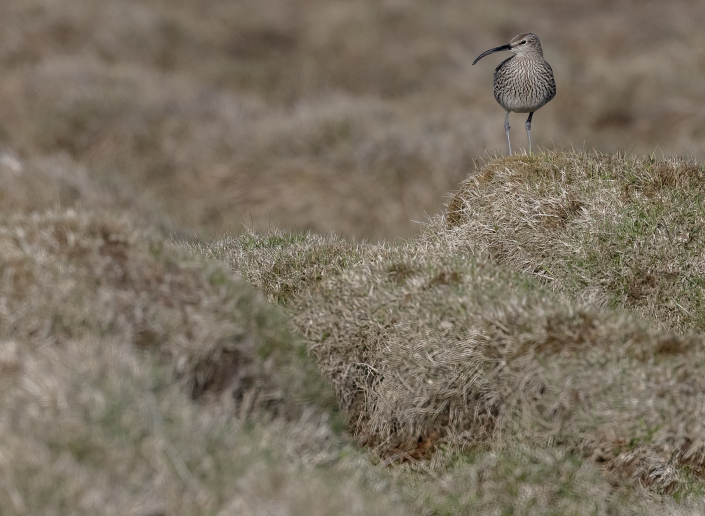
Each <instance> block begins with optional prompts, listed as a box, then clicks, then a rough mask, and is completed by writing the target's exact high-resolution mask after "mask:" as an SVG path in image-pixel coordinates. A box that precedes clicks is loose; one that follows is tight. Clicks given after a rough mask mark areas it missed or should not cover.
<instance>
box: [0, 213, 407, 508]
mask: <svg viewBox="0 0 705 516" xmlns="http://www.w3.org/2000/svg"><path fill="white" fill-rule="evenodd" d="M0 257H1V258H0V513H2V514H106V515H108V514H116V515H123V514H184V515H186V514H188V515H191V514H204V515H205V514H245V515H248V514H269V513H271V511H273V510H277V511H280V510H284V511H288V513H290V514H334V513H343V512H345V513H354V514H360V515H363V514H364V515H367V514H394V513H395V511H396V509H395V508H394V506H393V505H392V503H391V501H390V500H389V498H388V497H386V496H385V495H383V494H378V491H379V486H383V485H384V480H383V479H381V478H380V477H379V475H377V474H376V473H375V472H374V470H373V468H371V467H370V466H369V465H368V464H366V462H365V461H364V460H362V459H361V457H360V455H359V454H357V453H356V452H355V451H354V450H353V449H352V448H351V446H350V445H348V444H346V442H345V441H344V440H343V439H342V438H341V436H340V435H339V433H338V432H339V428H338V430H336V427H339V426H340V425H339V424H338V423H336V421H337V420H336V417H337V416H336V414H335V410H334V407H335V401H334V399H333V397H332V393H331V392H330V388H329V387H328V386H327V385H326V383H325V382H324V381H323V380H322V378H321V377H320V375H319V374H318V373H317V371H316V370H315V367H314V366H313V364H312V363H311V361H310V360H309V359H308V358H307V357H306V354H305V351H304V349H303V347H302V344H301V342H300V340H299V339H297V338H296V337H294V336H293V335H292V334H291V332H290V331H289V329H288V323H287V321H286V319H285V318H284V316H283V315H282V314H281V313H280V312H279V310H278V309H276V308H275V307H273V306H271V305H270V304H268V303H267V302H266V300H265V299H264V298H263V296H262V295H261V294H259V293H257V292H255V291H254V290H253V289H252V288H251V287H250V286H249V285H246V284H245V283H244V282H243V281H241V280H238V279H236V278H234V277H232V275H231V274H230V273H229V272H228V271H227V270H225V269H224V268H222V267H220V266H218V265H215V264H213V263H209V262H208V261H207V260H205V259H203V258H202V257H199V256H195V255H192V254H189V253H186V252H184V251H183V250H179V249H177V248H174V247H173V246H172V245H170V244H168V243H166V242H165V241H164V239H163V238H162V237H160V236H159V235H158V234H155V233H153V232H151V231H146V230H144V229H143V228H141V227H140V226H139V225H136V224H135V223H134V222H133V221H132V220H131V219H130V218H128V217H120V216H115V215H111V214H108V213H102V214H99V213H95V212H83V211H71V210H69V211H64V210H60V211H56V212H48V213H45V214H43V215H16V216H0ZM375 487H377V490H375Z"/></svg>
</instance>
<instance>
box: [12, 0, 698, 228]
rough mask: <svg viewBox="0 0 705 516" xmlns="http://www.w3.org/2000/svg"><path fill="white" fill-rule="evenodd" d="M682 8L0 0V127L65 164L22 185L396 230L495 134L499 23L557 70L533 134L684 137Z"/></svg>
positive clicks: (454, 181)
mask: <svg viewBox="0 0 705 516" xmlns="http://www.w3.org/2000/svg"><path fill="white" fill-rule="evenodd" d="M704 23H705V3H703V2H701V1H696V0H674V1H671V2H668V3H665V2H661V1H657V0H641V1H637V0H619V1H609V2H608V1H597V2H590V3H585V2H578V1H577V0H563V1H560V2H559V1H558V0H538V1H535V2H531V3H530V4H527V3H525V2H509V1H506V0H498V1H494V2H464V1H460V0H439V1H436V2H414V1H411V0H387V1H371V0H370V1H355V2H352V1H342V0H268V1H267V2H261V1H257V0H240V1H238V2H228V1H223V0H199V1H194V0H168V1H167V0H143V1H140V2H136V1H129V0H100V1H98V0H73V1H68V0H51V1H50V0H4V1H3V2H2V4H0V69H1V70H2V75H1V77H2V79H1V80H0V146H1V147H2V148H3V149H5V154H4V156H6V157H7V156H9V157H10V158H11V159H15V158H18V159H19V162H20V163H21V162H22V161H23V160H30V159H31V160H34V161H36V160H38V159H39V158H40V157H41V158H42V159H43V160H45V161H44V163H46V160H49V161H50V162H51V163H52V167H53V168H56V166H55V164H56V163H59V164H61V165H62V166H63V169H64V170H67V171H75V170H78V171H80V178H78V175H77V174H79V172H76V173H75V174H74V172H67V178H66V181H67V182H68V186H67V187H66V188H65V189H64V190H62V192H60V194H56V192H54V194H56V195H54V194H52V195H47V194H45V193H43V192H42V188H43V186H44V184H43V182H42V181H35V182H34V184H33V186H32V188H29V189H28V190H27V191H28V192H29V193H28V194H27V195H29V196H30V197H31V196H33V195H34V196H36V204H38V205H42V204H44V203H46V202H50V201H51V202H59V203H62V204H71V203H76V202H81V203H84V204H86V203H87V204H91V203H94V204H98V205H101V206H111V205H115V206H118V207H120V208H122V209H125V208H128V209H130V210H132V211H133V212H135V213H139V214H141V215H143V216H145V217H147V218H149V219H151V220H152V222H155V223H158V224H161V225H162V226H163V227H165V228H168V229H169V230H170V231H174V232H177V233H179V234H181V235H189V236H193V234H194V232H195V234H196V235H198V236H199V237H200V238H205V239H210V238H212V237H218V236H220V235H221V234H223V233H226V232H236V233H237V232H240V231H242V229H243V224H251V225H253V226H254V227H255V228H258V229H266V228H268V227H272V226H279V227H282V228H288V229H298V230H303V229H313V230H315V231H318V232H324V231H328V230H335V231H337V232H339V233H341V234H343V235H345V236H355V237H357V238H368V239H373V240H376V239H382V238H386V239H388V238H394V237H399V236H400V237H406V236H409V235H411V234H414V233H416V232H418V230H419V225H418V224H416V223H414V222H413V221H423V220H426V215H431V214H434V213H437V212H438V211H439V210H440V209H441V207H442V204H443V203H444V202H445V201H446V200H447V199H445V198H444V195H445V194H446V193H447V192H448V191H450V190H453V189H454V188H456V187H457V185H458V183H459V182H460V181H461V180H462V179H463V178H464V177H465V175H466V174H467V173H468V172H469V171H470V170H472V168H473V160H474V159H476V158H483V157H486V156H487V153H490V154H494V153H497V152H500V153H501V152H506V147H505V145H506V144H505V139H504V132H503V130H502V125H503V116H502V115H503V113H502V109H501V108H500V107H499V106H498V105H497V104H496V102H495V101H494V98H493V97H492V86H491V84H492V71H493V69H494V66H495V65H496V63H498V62H499V61H500V60H501V59H503V58H504V57H506V56H502V55H497V56H493V57H491V58H489V59H490V60H489V61H488V60H484V61H482V62H481V63H480V64H478V65H477V66H475V67H472V66H471V63H472V61H473V59H474V58H475V57H476V56H477V55H479V54H480V53H481V52H482V51H484V50H486V49H488V48H491V47H493V46H496V45H499V44H503V43H505V42H507V41H508V40H509V38H510V37H512V36H513V35H515V34H517V33H519V32H523V31H532V32H535V33H536V34H538V35H539V37H540V38H541V41H542V44H543V47H544V52H545V57H546V59H547V60H548V61H549V63H550V64H551V65H552V66H553V68H554V71H555V74H556V81H557V84H558V95H557V97H556V99H555V100H554V101H553V102H551V103H550V104H549V105H547V106H546V107H544V108H543V109H542V110H541V111H540V112H538V113H537V115H536V117H535V119H534V121H535V123H534V127H533V129H534V143H535V144H538V145H539V146H544V147H549V148H554V147H555V148H557V149H566V148H568V149H569V148H571V147H574V148H576V149H586V150H590V149H592V148H595V149H597V150H601V151H606V152H612V151H616V150H622V151H625V152H627V153H628V152H633V153H635V154H651V153H653V152H654V151H656V153H658V154H660V153H661V152H662V153H664V154H666V155H685V156H691V157H695V158H697V159H698V160H701V161H702V160H703V159H705V108H704V107H703V106H705V88H703V87H702V85H703V84H705V33H704V32H703V31H702V26H703V24H704ZM523 122H524V117H523V116H522V115H514V116H513V117H512V125H513V127H514V129H513V135H514V142H516V143H515V146H516V148H523V147H524V146H525V145H526V136H525V132H524V129H523ZM32 166H34V167H35V168H36V167H37V166H40V165H37V164H36V163H35V164H34V165H32ZM74 176H75V177H74ZM52 188H53V187H52ZM96 192H100V195H98V194H96ZM97 199H99V200H97ZM26 202H27V201H26V200H25V201H23V203H25V204H26Z"/></svg>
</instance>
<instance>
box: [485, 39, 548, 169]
mask: <svg viewBox="0 0 705 516" xmlns="http://www.w3.org/2000/svg"><path fill="white" fill-rule="evenodd" d="M502 50H509V51H510V52H511V53H513V54H514V55H513V56H511V57H510V58H508V59H505V60H504V61H502V62H501V63H500V64H499V66H498V67H497V68H496V69H495V71H494V98H495V99H496V100H497V102H499V105H500V106H502V107H503V108H504V111H505V112H506V116H505V117H504V130H505V131H506V132H507V144H508V145H509V155H510V156H511V155H512V143H511V141H510V140H509V112H510V111H514V112H515V113H529V118H528V119H527V120H526V134H527V136H528V137H529V154H531V117H533V116H534V112H535V111H536V110H537V109H539V108H541V107H543V106H544V105H545V104H546V103H547V102H548V101H549V100H551V99H552V98H553V97H555V96H556V81H555V79H554V78H553V70H552V69H551V65H549V64H548V63H547V62H546V60H545V59H544V58H543V50H542V49H541V42H540V41H539V38H538V37H537V36H536V35H535V34H531V33H530V32H527V33H524V34H519V35H518V36H515V37H514V38H513V39H512V40H511V41H510V42H509V43H508V44H506V45H502V46H500V47H495V48H492V49H490V50H488V51H487V52H483V53H482V54H480V55H479V56H478V57H477V59H475V61H474V62H473V63H472V64H473V65H474V64H475V63H477V62H478V61H479V60H480V59H482V58H483V57H485V56H486V55H489V54H492V53H494V52H500V51H502Z"/></svg>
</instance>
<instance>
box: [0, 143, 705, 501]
mask: <svg viewBox="0 0 705 516" xmlns="http://www.w3.org/2000/svg"><path fill="white" fill-rule="evenodd" d="M702 174H703V170H702V168H701V167H700V166H699V165H697V164H694V163H688V162H682V161H677V160H660V161H659V160H653V159H650V158H645V159H632V158H630V159H625V158H623V157H621V156H612V155H586V154H574V153H568V154H559V153H541V154H537V155H534V156H531V157H527V156H515V157H512V158H503V159H502V158H498V159H495V160H491V161H489V162H488V163H486V164H485V165H484V167H482V168H480V169H478V170H476V171H475V172H474V173H473V174H472V175H471V176H470V177H469V178H468V179H467V181H465V182H464V183H463V184H462V185H461V187H460V189H459V191H458V192H457V193H456V195H455V196H454V197H453V198H452V200H451V202H450V204H449V208H448V211H447V212H446V213H445V214H443V215H440V216H438V217H436V218H434V219H432V220H431V221H430V222H429V223H428V224H427V226H426V229H425V231H424V233H423V234H422V235H420V236H419V237H418V238H416V239H413V240H409V241H406V242H402V243H399V244H394V245H391V244H370V243H365V242H362V243H357V242H354V241H349V240H345V239H342V238H339V237H336V236H335V235H328V236H320V235H316V234H314V233H288V232H285V231H272V232H270V233H267V234H261V233H257V232H254V231H250V232H247V233H244V234H242V235H239V236H234V237H228V238H225V239H223V240H221V241H216V242H211V243H198V244H193V243H191V244H184V245H178V244H173V243H165V241H164V239H163V238H162V237H161V236H160V235H159V234H158V233H156V232H154V231H152V230H145V229H144V228H143V227H142V226H140V225H138V224H135V222H134V221H133V220H132V219H131V218H129V217H126V216H123V215H115V214H114V212H110V211H105V212H103V213H100V214H99V213H97V212H96V211H91V210H83V209H77V210H64V209H57V210H54V211H46V212H44V213H43V214H38V213H37V210H35V209H33V208H32V207H29V208H28V210H27V211H28V212H29V213H25V214H22V213H21V212H20V213H18V214H16V215H9V214H7V213H6V212H4V213H3V214H2V215H1V216H0V249H2V262H0V281H2V288H1V289H0V310H2V312H1V314H2V318H1V319H0V370H1V371H2V374H1V375H0V389H1V391H0V394H1V395H0V442H2V443H3V446H2V448H1V449H0V451H1V452H2V454H0V469H1V470H2V473H3V475H2V477H0V479H1V480H0V487H1V489H0V507H3V508H5V507H7V508H9V509H8V511H11V512H9V513H10V514H14V513H16V514H23V513H37V512H55V513H60V512H62V511H63V510H64V509H65V508H70V509H71V510H72V511H75V512H77V513H86V514H88V513H95V512H96V511H99V512H101V513H105V514H123V513H126V512H130V511H133V512H147V511H149V512H164V513H173V514H194V513H195V514H213V513H216V514H219V513H222V514H227V513H242V514H267V513H268V512H271V511H273V510H275V509H276V510H284V511H287V512H288V513H290V514H312V513H313V514H340V513H346V514H395V513H399V514H458V513H460V514H463V513H464V514H476V513H488V514H510V513H514V514H634V513H639V514H654V515H655V514H664V513H665V514H674V515H683V514H691V513H695V514H697V513H701V512H702V511H703V509H704V508H705V498H704V494H705V487H704V486H705V483H704V482H703V476H704V472H705V442H703V439H702V436H703V435H705V428H703V421H705V412H704V407H705V402H704V401H703V400H704V398H703V396H704V395H703V393H704V392H705V384H703V380H702V378H705V371H704V370H703V368H704V367H705V365H704V364H705V340H704V338H703V336H702V335H701V334H699V333H696V332H695V331H693V330H698V328H699V326H698V324H699V320H700V319H698V317H697V316H698V315H699V304H698V302H699V301H698V300H699V299H700V298H699V297H698V296H699V295H701V292H699V291H698V290H697V289H696V288H695V287H694V285H695V286H697V279H698V278H699V272H698V271H699V270H700V269H699V267H700V266H701V265H700V264H701V261H700V260H702V256H703V249H705V245H703V240H702V239H701V236H700V232H699V228H700V224H701V220H702V211H701V210H700V209H699V206H700V205H699V199H700V198H701V191H702V190H701V189H702V186H701V182H700V178H701V177H702ZM35 175H36V177H43V176H41V174H40V172H39V171H32V170H30V171H29V172H28V175H27V178H28V179H32V178H33V177H35ZM8 177H10V176H8ZM18 177H19V176H18ZM16 180H17V179H16ZM62 181H67V182H68V178H64V179H62ZM37 184H38V185H41V184H42V182H41V181H39V182H38V183H37ZM80 185H82V186H81V187H82V188H83V187H85V188H86V192H88V194H90V195H96V199H99V192H100V190H99V189H96V190H93V189H92V186H91V184H90V183H88V182H87V183H85V184H83V183H80ZM21 186H22V184H21V183H18V188H17V189H12V190H7V192H8V194H13V193H17V192H19V193H20V194H21V195H25V194H26V195H27V196H28V198H29V199H31V198H32V197H30V194H31V193H32V189H31V188H29V186H30V183H27V185H25V187H24V188H20V187H21ZM57 188H58V187H57ZM41 192H42V194H41V195H46V196H47V198H55V196H57V195H58V196H60V195H61V188H58V189H52V188H44V189H42V190H41ZM92 192H95V193H92ZM88 194H87V195H88ZM18 195H19V194H18ZM8 199H9V200H10V201H12V202H11V203H9V204H8V205H7V206H11V207H10V208H8V210H14V208H13V207H12V206H19V207H21V206H23V204H22V201H21V199H19V198H18V197H14V198H13V197H11V196H10V195H8ZM13 199H14V200H13ZM18 199H19V200H18ZM37 199H40V197H38V198H37ZM37 202H38V201H37ZM96 202H97V200H96ZM13 203H14V204H13ZM114 208H115V207H111V209H114ZM114 211H117V210H114ZM618 258H619V259H618ZM224 264H225V265H226V266H224ZM657 266H658V267H659V269H658V270H656V269H653V270H654V271H655V272H659V274H655V273H654V272H652V276H653V277H654V279H653V284H652V285H651V286H652V288H651V289H650V290H644V292H645V294H644V296H642V297H639V298H635V297H634V296H631V297H630V296H629V295H628V294H625V292H628V290H625V288H626V287H625V286H624V284H623V283H620V281H622V282H624V281H627V280H626V279H628V278H632V277H635V275H636V274H637V272H638V271H640V270H642V269H644V268H646V270H649V271H651V270H652V269H648V267H657ZM228 269H230V271H229V270H228ZM666 269H667V270H669V271H671V272H672V273H674V274H660V271H662V270H666ZM231 271H232V272H234V273H235V274H233V273H232V272H231ZM625 278H626V279H625ZM247 282H249V283H250V284H252V285H254V286H255V287H256V288H257V289H259V290H260V291H261V293H258V292H256V291H255V290H253V289H252V287H251V286H249V285H247V284H246V283H247ZM635 284H636V285H641V283H635ZM263 294H264V295H263ZM266 298H268V299H269V301H270V302H271V303H268V302H267V299H266ZM635 299H636V300H638V302H636V301H635ZM667 300H674V301H677V302H678V303H679V305H681V306H682V307H683V308H684V309H686V310H688V311H689V312H690V313H691V314H692V316H691V317H690V318H687V317H685V316H678V317H676V316H674V315H673V313H674V312H673V311H670V310H667V309H665V308H663V307H662V306H661V305H662V304H663V303H665V302H666V301H667ZM273 304H274V305H278V307H277V306H272V305H273ZM666 308H667V307H666ZM292 328H293V329H294V330H295V332H294V333H292V331H291V330H292ZM322 377H324V378H326V379H327V380H328V382H325V381H324V380H323V379H322ZM330 385H332V386H333V391H334V392H331V389H330ZM339 411H340V413H339ZM341 415H342V418H341ZM345 426H347V431H343V432H342V433H341V430H343V428H344V427H345ZM348 436H349V437H352V439H349V437H348ZM355 444H357V445H363V448H362V449H360V448H359V447H356V446H355Z"/></svg>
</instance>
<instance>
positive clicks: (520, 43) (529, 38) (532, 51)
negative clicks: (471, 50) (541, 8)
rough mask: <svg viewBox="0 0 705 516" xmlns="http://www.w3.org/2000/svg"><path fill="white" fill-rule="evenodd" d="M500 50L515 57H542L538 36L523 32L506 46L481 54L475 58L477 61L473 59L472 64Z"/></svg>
mask: <svg viewBox="0 0 705 516" xmlns="http://www.w3.org/2000/svg"><path fill="white" fill-rule="evenodd" d="M502 50H509V51H510V52H512V53H513V54H516V55H517V56H526V57H532V56H538V57H543V50H542V49H541V42H540V41H539V38H538V36H537V35H536V34H532V33H531V32H525V33H523V34H519V35H517V36H514V37H513V38H512V40H511V41H510V42H509V43H507V44H506V45H502V46H499V47H495V48H491V49H490V50H488V51H486V52H483V53H482V54H480V55H479V56H478V57H477V59H475V61H473V63H472V64H475V63H477V62H478V61H479V60H480V59H482V58H483V57H485V56H487V55H489V54H493V53H495V52H500V51H502Z"/></svg>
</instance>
